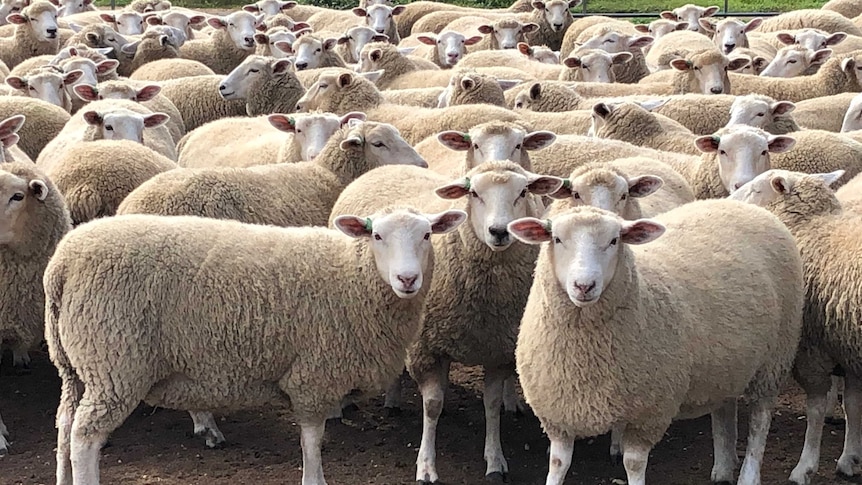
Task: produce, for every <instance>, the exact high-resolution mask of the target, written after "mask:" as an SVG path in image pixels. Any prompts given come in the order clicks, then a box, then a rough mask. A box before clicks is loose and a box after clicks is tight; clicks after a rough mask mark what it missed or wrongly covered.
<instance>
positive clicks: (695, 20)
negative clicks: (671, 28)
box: [660, 3, 721, 35]
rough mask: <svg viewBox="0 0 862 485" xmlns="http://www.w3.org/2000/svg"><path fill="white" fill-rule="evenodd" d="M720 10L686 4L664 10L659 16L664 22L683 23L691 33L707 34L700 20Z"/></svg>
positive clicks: (713, 7) (714, 7)
mask: <svg viewBox="0 0 862 485" xmlns="http://www.w3.org/2000/svg"><path fill="white" fill-rule="evenodd" d="M719 10H721V9H720V8H719V7H716V6H712V7H700V6H698V5H692V4H690V3H689V4H686V5H683V6H682V7H677V8H675V9H673V10H670V11H668V10H665V11H664V12H662V13H661V14H660V16H661V18H663V19H666V20H674V21H677V22H685V23H686V24H688V30H690V31H692V32H700V33H701V34H704V35H706V34H708V33H709V32H708V31H707V30H706V29H705V28H704V26H703V24H702V23H701V19H705V18H707V17H712V16H713V15H715V14H716V13H718V11H719Z"/></svg>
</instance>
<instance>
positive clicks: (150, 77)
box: [129, 58, 215, 81]
mask: <svg viewBox="0 0 862 485" xmlns="http://www.w3.org/2000/svg"><path fill="white" fill-rule="evenodd" d="M214 74H215V73H214V72H213V70H212V69H210V68H209V67H207V66H206V65H204V64H202V63H200V62H198V61H192V60H189V59H180V58H176V59H159V60H157V61H152V62H148V63H146V64H144V65H142V66H141V67H139V68H137V69H135V71H134V72H132V74H131V76H129V79H132V80H135V81H169V80H171V79H179V78H182V77H191V76H212V75H214Z"/></svg>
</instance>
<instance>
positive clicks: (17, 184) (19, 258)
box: [0, 161, 71, 451]
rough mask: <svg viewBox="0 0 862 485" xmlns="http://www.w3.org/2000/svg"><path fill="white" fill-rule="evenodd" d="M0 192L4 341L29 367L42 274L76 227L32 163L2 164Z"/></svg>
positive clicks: (18, 363) (39, 330) (38, 325)
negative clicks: (0, 200)
mask: <svg viewBox="0 0 862 485" xmlns="http://www.w3.org/2000/svg"><path fill="white" fill-rule="evenodd" d="M0 191H2V193H3V196H4V199H3V200H5V201H7V202H6V206H7V207H6V209H5V210H4V214H3V218H2V221H3V223H2V227H3V231H2V237H0V257H2V260H3V264H2V268H3V269H2V273H0V277H2V279H3V281H4V282H5V287H6V291H5V292H4V295H3V300H2V305H0V312H2V313H3V318H2V321H3V324H2V327H0V335H2V336H3V338H2V339H0V340H3V341H8V342H9V343H10V347H11V348H12V352H13V363H14V365H15V367H24V368H27V367H29V363H30V357H29V356H28V354H27V352H28V351H29V350H30V348H31V347H33V346H34V345H36V344H37V343H39V341H40V340H41V339H42V335H43V331H44V330H43V329H44V326H43V325H44V313H43V312H44V309H45V300H44V295H45V294H44V293H43V291H42V285H41V279H42V273H44V271H45V266H47V264H48V260H49V259H50V258H51V254H53V252H54V248H56V247H57V243H58V242H60V239H61V238H62V237H63V235H64V234H65V233H67V232H68V231H69V230H70V229H71V227H70V221H69V211H68V210H67V209H66V205H65V202H64V201H63V196H62V195H61V194H60V192H59V191H57V188H56V187H55V186H54V183H53V182H52V181H51V179H49V178H47V177H46V176H45V174H44V173H43V172H42V171H41V170H39V169H37V168H36V167H34V166H33V164H32V163H30V162H15V161H9V162H7V163H4V164H2V165H0ZM4 431H5V430H4ZM0 434H2V433H0ZM3 445H5V441H3V442H2V443H0V449H2V450H3V451H5V450H6V448H5V446H3Z"/></svg>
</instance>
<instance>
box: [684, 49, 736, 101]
mask: <svg viewBox="0 0 862 485" xmlns="http://www.w3.org/2000/svg"><path fill="white" fill-rule="evenodd" d="M750 63H751V59H749V58H747V57H737V58H734V59H728V58H727V57H725V56H724V55H723V54H720V53H718V52H715V51H712V52H710V51H706V52H704V53H699V54H695V55H694V56H692V58H691V59H680V58H677V59H674V60H672V61H671V62H670V65H671V67H672V68H674V69H676V70H677V71H681V72H686V73H688V75H689V76H690V77H689V83H690V84H689V89H691V91H692V92H696V93H701V94H725V93H730V78H728V76H727V71H735V70H737V69H739V68H741V67H743V66H744V65H746V64H750Z"/></svg>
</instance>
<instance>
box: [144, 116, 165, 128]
mask: <svg viewBox="0 0 862 485" xmlns="http://www.w3.org/2000/svg"><path fill="white" fill-rule="evenodd" d="M170 118H171V117H170V116H168V115H166V114H164V113H153V114H151V115H147V116H144V128H155V127H157V126H162V125H163V124H165V123H167V122H168V120H169V119H170Z"/></svg>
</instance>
